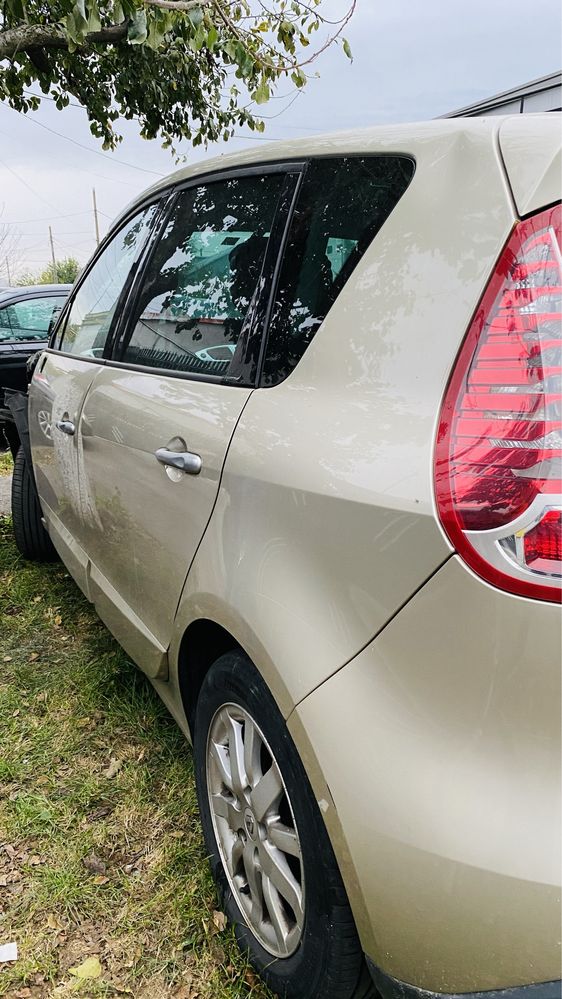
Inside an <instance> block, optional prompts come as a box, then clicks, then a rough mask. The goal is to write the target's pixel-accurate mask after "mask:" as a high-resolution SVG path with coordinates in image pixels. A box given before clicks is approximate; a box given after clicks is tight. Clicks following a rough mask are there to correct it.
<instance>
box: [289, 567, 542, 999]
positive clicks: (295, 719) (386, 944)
mask: <svg viewBox="0 0 562 999" xmlns="http://www.w3.org/2000/svg"><path fill="white" fill-rule="evenodd" d="M561 643H562V635H561V629H560V612H559V609H558V608H557V607H555V606H554V605H551V604H547V603H540V602H536V601H532V600H526V599H522V598H514V597H512V596H509V595H508V594H505V593H502V592H500V591H498V590H495V589H493V588H492V587H490V586H487V585H485V584H483V583H482V582H481V580H479V579H478V578H477V577H476V576H474V575H473V574H472V573H471V572H470V570H468V569H467V568H466V567H465V565H464V563H462V562H461V561H460V559H459V558H458V557H457V556H454V557H452V558H451V559H450V560H449V561H448V562H447V563H446V565H445V566H443V567H442V568H441V569H440V570H439V572H438V573H436V574H435V576H434V577H433V578H432V579H431V580H430V581H429V582H428V583H427V584H426V585H425V586H424V587H423V588H422V589H421V590H420V591H419V593H418V594H416V596H415V597H414V598H413V599H412V600H411V601H410V602H409V603H408V605H407V606H406V607H405V608H404V609H403V610H402V611H401V612H400V613H399V614H398V615H397V617H396V618H395V619H394V620H393V621H392V622H391V623H390V624H389V625H388V627H387V628H385V630H384V631H383V632H382V634H381V635H380V636H379V637H378V638H377V639H376V640H375V642H373V643H372V644H371V645H369V647H368V648H367V649H365V650H364V651H363V652H362V653H361V655H359V656H358V657H357V659H355V660H354V661H353V662H352V663H350V664H349V665H348V666H346V667H345V668H344V669H342V670H341V671H340V672H339V673H338V674H337V675H336V676H334V677H332V679H331V680H329V681H328V682H327V683H326V684H324V685H323V686H321V687H320V688H319V689H318V690H317V691H315V692H314V693H313V694H311V695H310V697H308V698H307V699H306V700H305V701H303V702H302V704H300V705H299V706H298V708H297V709H296V710H295V712H294V714H293V715H292V716H291V718H290V719H289V729H290V731H291V733H292V735H293V738H294V739H295V742H296V744H297V746H298V747H299V751H300V752H301V753H302V755H303V758H304V759H305V760H306V762H307V767H308V772H309V775H310V776H311V779H312V782H313V785H314V784H315V779H316V778H315V775H317V774H320V775H321V776H320V777H319V787H318V790H317V796H318V797H320V798H323V797H324V795H325V791H324V786H325V785H326V784H327V785H328V786H329V788H330V792H331V796H332V798H333V801H334V806H335V809H325V815H326V821H327V823H328V826H329V827H330V824H331V823H332V822H333V816H334V811H335V812H337V817H338V822H337V823H335V824H334V838H335V842H336V843H337V844H339V848H338V857H340V858H341V859H340V863H341V865H342V873H343V875H344V879H345V880H346V882H347V885H348V891H349V894H350V897H351V899H352V904H353V905H354V907H355V904H356V903H355V900H356V898H357V895H358V894H360V895H361V903H360V905H359V906H358V909H357V914H356V919H357V922H358V926H359V931H360V934H361V939H362V943H363V946H364V949H365V950H366V952H367V953H368V954H369V956H370V957H371V958H372V960H373V961H374V963H375V964H376V965H378V966H380V967H381V968H382V970H383V971H385V972H387V973H388V974H390V975H392V976H393V977H395V978H397V979H399V980H400V981H404V982H409V983H412V984H415V985H416V986H418V987H419V988H426V989H430V990H434V991H437V992H450V993H457V992H459V993H462V992H472V991H479V990H485V989H494V988H500V987H502V988H506V987H508V986H514V985H522V984H527V983H528V982H540V981H550V980H552V979H555V978H557V977H558V976H559V973H560V952H559V930H560V916H561V912H560V874H561V871H560V843H561V842H562V830H561V820H560V781H561V755H560V728H561V718H560V710H561V700H560V697H561V689H560V685H561V671H560V662H561V653H562V649H561ZM336 731H337V733H338V738H337V739H336V738H334V732H336ZM397 788H400V792H399V793H397ZM365 908H366V909H367V910H368V913H369V916H368V919H367V921H366V923H365V922H363V916H362V913H363V911H364V909H365Z"/></svg>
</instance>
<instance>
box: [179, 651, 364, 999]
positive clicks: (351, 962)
mask: <svg viewBox="0 0 562 999" xmlns="http://www.w3.org/2000/svg"><path fill="white" fill-rule="evenodd" d="M194 752H195V763H196V775H197V790H198V797H199V807H200V811H201V820H202V825H203V832H204V835H205V840H206V844H207V848H208V851H209V854H210V859H211V867H212V871H213V875H214V877H215V881H216V883H217V886H218V889H219V894H220V897H221V902H222V904H223V907H224V911H225V912H226V915H227V916H228V918H229V920H230V922H231V923H232V924H233V925H234V928H235V932H236V937H237V939H238V943H239V945H240V947H241V949H242V950H243V951H247V952H248V954H249V958H250V961H251V963H252V964H253V966H254V967H255V968H256V970H257V971H258V972H259V974H260V975H261V977H262V978H263V979H264V980H265V981H266V982H267V984H268V985H269V987H270V988H271V989H272V990H273V991H274V992H276V994H277V995H279V996H281V997H282V999H311V997H313V996H314V997H320V996H321V997H322V999H364V997H365V999H366V997H367V996H372V995H374V994H375V993H374V989H373V987H372V985H371V982H370V979H369V976H368V973H367V972H366V969H365V965H364V960H363V954H362V951H361V945H360V943H359V938H358V936H357V931H356V929H355V923H354V920H353V915H352V913H351V909H350V906H349V902H348V899H347V895H346V892H345V888H344V885H343V882H342V880H341V875H340V873H339V869H338V866H337V863H336V859H335V856H334V853H333V850H332V847H331V844H330V841H329V838H328V835H327V832H326V829H325V826H324V823H323V820H322V817H321V815H320V812H319V810H318V806H317V803H316V801H315V798H314V795H313V793H312V790H311V788H310V785H309V783H308V778H307V776H306V773H305V771H304V768H303V765H302V763H301V760H300V758H299V756H298V753H297V751H296V749H295V746H294V744H293V741H292V739H291V736H290V734H289V732H288V730H287V727H286V725H285V722H284V719H283V717H282V715H281V714H280V712H279V710H278V708H277V706H276V704H275V702H274V700H273V698H272V696H271V694H270V692H269V690H268V689H267V687H266V685H265V684H264V682H263V680H262V678H261V676H260V675H259V673H258V672H257V670H256V669H255V667H254V666H253V665H252V663H251V662H250V660H249V659H248V658H247V656H245V655H244V654H243V653H241V652H229V653H226V654H225V655H223V656H221V658H220V659H218V660H217V661H216V663H214V665H213V666H212V667H211V669H210V670H209V672H208V673H207V675H206V677H205V680H204V681H203V685H202V688H201V692H200V694H199V698H198V701H197V708H196V714H195V730H194Z"/></svg>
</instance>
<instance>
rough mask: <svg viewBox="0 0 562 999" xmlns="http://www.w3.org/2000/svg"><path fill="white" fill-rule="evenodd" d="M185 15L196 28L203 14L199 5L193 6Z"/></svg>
mask: <svg viewBox="0 0 562 999" xmlns="http://www.w3.org/2000/svg"><path fill="white" fill-rule="evenodd" d="M187 16H188V18H189V20H190V21H191V23H192V25H193V27H194V28H198V27H199V25H200V24H201V21H202V20H203V16H204V15H203V11H202V10H201V8H200V7H195V8H194V9H193V10H190V11H189V13H188V15H187Z"/></svg>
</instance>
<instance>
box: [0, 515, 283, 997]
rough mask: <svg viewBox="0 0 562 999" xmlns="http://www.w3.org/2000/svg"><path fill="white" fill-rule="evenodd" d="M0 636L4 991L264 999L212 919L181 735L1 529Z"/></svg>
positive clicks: (53, 577) (88, 621)
mask: <svg viewBox="0 0 562 999" xmlns="http://www.w3.org/2000/svg"><path fill="white" fill-rule="evenodd" d="M0 636H1V638H0V705H1V710H2V715H1V722H0V943H6V942H8V941H11V940H15V941H16V942H17V944H18V947H19V958H18V960H17V961H16V962H15V963H13V964H3V965H0V995H2V996H9V997H11V999H16V997H18V999H19V997H29V999H35V997H47V996H49V997H50V996H53V997H65V996H69V997H70V996H72V995H82V996H88V997H97V996H133V997H134V999H165V997H173V996H175V997H176V999H195V997H200V999H234V997H242V996H252V997H253V999H266V997H267V996H270V993H268V991H267V990H266V989H265V988H264V987H263V986H262V985H261V984H260V983H259V981H258V980H257V978H256V976H255V975H254V974H253V972H252V971H251V970H250V969H249V968H248V967H247V965H246V964H245V963H244V960H243V959H242V958H241V957H240V955H239V954H238V951H237V949H236V945H235V942H234V938H233V935H232V933H231V932H230V931H229V930H225V929H224V920H223V917H222V914H221V913H219V912H217V911H216V901H215V896H214V891H213V886H212V882H211V878H210V875H209V873H208V869H207V863H206V859H205V851H204V846H203V842H202V838H201V836H200V831H199V819H198V813H197V805H196V798H195V787H194V780H193V767H192V758H191V751H190V749H189V747H188V745H187V743H186V741H185V739H184V737H183V736H182V734H181V733H180V731H179V729H178V728H177V726H176V725H175V723H174V722H173V721H172V720H171V718H170V717H169V716H168V714H167V712H166V710H165V708H164V707H163V706H162V705H161V703H160V701H159V700H158V698H157V696H156V694H155V693H154V691H153V690H152V688H151V686H150V684H149V683H148V681H147V680H145V678H144V677H143V676H142V675H141V674H140V673H139V672H138V671H137V670H136V669H135V668H134V667H133V666H132V665H131V663H130V662H129V661H128V659H127V657H126V656H125V654H124V653H123V651H122V650H121V649H120V648H119V646H118V645H117V644H116V643H115V642H114V641H113V639H112V638H111V636H110V635H109V634H108V632H107V631H106V630H105V628H104V627H103V625H102V624H101V623H100V621H99V620H98V618H97V617H96V615H95V613H94V612H93V611H92V609H91V607H90V606H89V604H88V603H87V601H86V600H85V599H84V598H83V597H82V595H81V594H80V592H79V591H78V589H77V588H76V587H75V585H74V584H73V582H72V580H71V579H70V578H69V577H68V575H67V573H66V572H65V570H64V568H63V567H62V566H61V565H60V564H57V565H52V566H40V567H39V566H33V565H30V564H26V563H24V562H22V560H21V559H20V558H19V557H18V555H17V552H16V549H15V547H14V544H13V541H12V536H11V527H10V524H9V522H8V521H7V520H3V521H2V520H0Z"/></svg>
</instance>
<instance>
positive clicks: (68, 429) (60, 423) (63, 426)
mask: <svg viewBox="0 0 562 999" xmlns="http://www.w3.org/2000/svg"><path fill="white" fill-rule="evenodd" d="M55 427H56V428H57V430H61V431H62V433H63V434H68V435H69V437H72V435H73V434H74V433H75V432H76V427H75V426H74V424H73V423H72V421H71V420H57V421H56V422H55Z"/></svg>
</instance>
